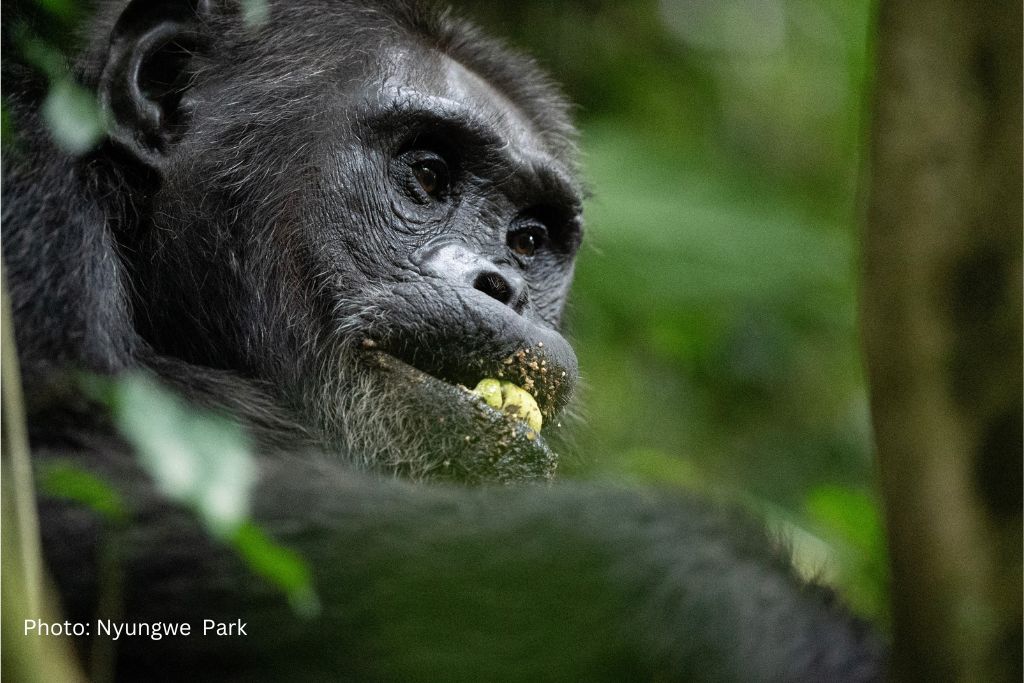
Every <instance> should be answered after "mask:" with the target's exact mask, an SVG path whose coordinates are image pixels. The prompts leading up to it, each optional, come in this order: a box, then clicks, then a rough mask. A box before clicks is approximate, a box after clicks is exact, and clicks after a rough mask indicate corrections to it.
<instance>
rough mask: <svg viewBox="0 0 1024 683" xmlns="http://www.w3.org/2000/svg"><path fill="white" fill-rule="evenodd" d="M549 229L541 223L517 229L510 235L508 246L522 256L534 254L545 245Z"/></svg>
mask: <svg viewBox="0 0 1024 683" xmlns="http://www.w3.org/2000/svg"><path fill="white" fill-rule="evenodd" d="M546 239H547V231H546V230H545V229H544V228H543V226H540V225H531V226H529V227H526V228H523V229H520V230H516V231H515V232H511V233H509V235H508V246H509V248H510V249H512V251H514V252H515V253H517V254H519V255H520V256H533V255H534V254H535V253H537V250H538V249H540V248H541V247H542V246H543V245H544V241H545V240H546Z"/></svg>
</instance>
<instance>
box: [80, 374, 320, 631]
mask: <svg viewBox="0 0 1024 683" xmlns="http://www.w3.org/2000/svg"><path fill="white" fill-rule="evenodd" d="M84 385H85V387H86V388H87V390H88V392H89V393H90V394H91V395H93V396H95V397H97V398H99V399H100V400H101V401H103V402H104V403H105V404H107V405H108V406H109V407H110V408H111V411H112V413H113V417H114V423H115V425H116V426H117V428H118V430H119V431H120V432H121V434H122V435H123V436H124V437H125V439H127V440H128V442H129V443H130V444H131V445H132V446H133V447H134V448H135V451H136V452H137V454H138V457H139V462H140V464H141V465H142V466H143V468H144V469H145V470H146V471H147V472H148V473H149V475H150V476H151V477H152V478H153V481H154V483H155V484H156V487H157V488H158V489H159V490H160V491H161V492H162V493H163V494H164V495H165V496H167V497H168V498H169V499H170V500H172V501H175V502H177V503H180V504H182V505H184V506H186V507H187V508H189V509H190V510H192V511H193V512H194V513H195V514H196V515H197V517H198V518H199V520H200V521H201V522H202V524H203V527H204V528H205V529H206V531H207V532H208V533H209V534H210V535H211V536H212V537H213V538H215V539H218V540H220V541H222V542H224V543H227V544H229V545H230V546H231V547H232V548H234V550H235V552H237V553H238V555H239V556H240V557H241V558H242V559H243V560H244V561H245V562H246V563H247V565H248V566H249V568H250V569H251V570H252V571H254V572H255V573H257V574H259V575H260V576H263V577H264V578H266V579H267V580H268V581H270V582H271V583H273V584H274V585H276V586H277V587H278V588H280V589H281V590H283V591H284V592H285V594H287V596H288V599H289V601H290V602H291V604H292V606H293V608H294V609H295V611H296V612H297V613H299V614H302V615H305V616H313V615H315V614H316V613H317V612H318V611H319V601H318V599H317V596H316V593H315V592H314V589H313V581H312V573H311V571H310V569H309V566H308V565H307V564H306V562H305V561H304V560H303V559H302V558H301V557H299V556H298V555H297V554H295V553H294V552H292V551H290V550H288V549H287V548H284V547H282V546H279V545H277V544H276V543H274V542H273V541H272V540H271V539H270V538H269V537H268V536H267V535H266V534H265V533H264V532H263V530H262V529H260V528H259V527H258V526H256V525H255V524H254V523H253V522H252V521H251V520H250V518H249V506H250V502H251V499H252V492H253V487H254V485H255V483H256V464H255V462H254V460H253V457H252V454H251V452H250V447H249V443H248V440H247V439H246V437H245V435H244V434H243V432H242V430H241V428H240V427H239V426H238V425H237V424H236V423H235V422H233V421H231V420H228V419H227V418H224V417H222V416H219V415H216V414H213V413H207V412H203V411H200V410H198V409H197V408H196V407H195V406H192V405H189V404H187V403H186V402H185V401H184V400H183V399H181V398H179V397H178V396H176V395H175V394H173V393H171V392H170V391H168V390H167V389H165V388H163V387H161V386H160V385H158V384H157V383H156V382H155V381H154V380H153V379H150V378H149V377H147V376H145V375H142V374H133V375H126V376H123V377H121V378H119V379H117V380H116V381H110V380H105V379H102V378H96V377H91V378H87V379H85V380H84ZM80 476H81V475H80ZM93 488H95V487H93ZM74 490H76V489H74V487H72V492H73V491H74ZM77 490H84V487H81V486H79V487H78V489H77ZM86 493H89V491H86ZM64 495H65V496H67V495H68V493H67V492H65V494H64ZM79 498H81V496H79ZM90 499H91V500H94V501H96V500H98V501H100V502H102V500H103V498H102V497H100V496H98V494H97V495H92V496H91V498H90ZM83 502H89V501H88V500H84V501H83ZM91 507H93V508H94V509H96V510H97V511H99V512H103V511H104V508H105V506H103V505H97V504H95V503H94V504H92V505H91Z"/></svg>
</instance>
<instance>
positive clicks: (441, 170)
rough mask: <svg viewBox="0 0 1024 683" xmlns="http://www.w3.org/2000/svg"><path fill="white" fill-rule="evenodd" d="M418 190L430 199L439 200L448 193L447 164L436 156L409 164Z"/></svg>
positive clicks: (432, 155)
mask: <svg viewBox="0 0 1024 683" xmlns="http://www.w3.org/2000/svg"><path fill="white" fill-rule="evenodd" d="M410 167H411V168H412V174H413V176H415V178H416V182H417V183H419V186H420V189H422V190H423V192H425V193H426V195H427V196H428V197H430V198H431V199H441V198H442V197H444V196H445V195H446V194H447V193H448V189H449V184H450V180H449V176H448V164H446V163H445V161H444V159H442V158H441V157H439V156H437V155H436V154H429V155H427V156H423V157H420V158H418V159H416V160H415V161H413V162H412V163H411V164H410Z"/></svg>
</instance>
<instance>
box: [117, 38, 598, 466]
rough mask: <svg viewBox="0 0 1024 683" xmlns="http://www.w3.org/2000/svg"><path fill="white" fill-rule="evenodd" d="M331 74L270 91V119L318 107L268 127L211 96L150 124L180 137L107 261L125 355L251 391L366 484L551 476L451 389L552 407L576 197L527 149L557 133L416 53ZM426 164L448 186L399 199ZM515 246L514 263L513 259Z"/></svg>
mask: <svg viewBox="0 0 1024 683" xmlns="http://www.w3.org/2000/svg"><path fill="white" fill-rule="evenodd" d="M270 30H272V29H270ZM275 43H276V41H275ZM336 57H337V60H338V61H337V66H336V69H335V70H332V71H329V72H327V73H323V74H316V75H309V74H307V73H304V72H302V71H298V70H297V71H296V73H292V74H288V75H287V76H286V77H285V78H283V79H282V82H280V83H274V84H272V87H273V88H275V89H281V90H283V91H285V92H283V93H282V94H281V97H282V98H288V97H289V93H291V92H294V91H306V90H307V89H312V90H313V91H314V92H317V93H319V94H318V96H315V97H306V98H304V99H301V100H294V99H290V100H289V101H288V102H287V104H286V105H280V104H278V105H277V106H278V107H282V106H283V107H284V108H285V109H286V111H285V112H282V113H281V115H280V118H275V117H274V116H273V114H272V113H271V112H267V104H266V102H267V100H268V99H269V97H270V96H268V95H267V94H265V93H259V95H260V96H261V97H257V96H254V95H253V94H252V93H247V94H245V96H244V97H239V96H238V95H239V93H237V92H236V91H234V90H230V89H229V90H228V91H227V92H225V91H224V89H223V87H222V84H221V82H220V81H219V80H217V79H214V80H213V81H212V82H211V83H209V84H208V85H205V84H203V83H202V81H199V82H198V83H196V84H194V85H193V86H192V87H191V88H190V89H189V90H188V91H187V92H186V93H185V95H183V97H182V100H181V102H180V103H179V104H178V107H177V108H178V110H180V111H181V112H183V113H182V114H181V115H179V116H177V117H169V116H165V117H164V120H165V121H166V120H173V121H174V122H175V125H176V126H177V129H176V131H175V134H174V141H173V143H171V144H168V145H166V146H165V148H164V149H161V150H159V153H158V154H150V155H149V158H148V159H147V160H148V163H149V166H150V167H152V168H154V169H155V173H156V174H158V176H159V189H158V190H157V191H156V193H155V195H154V197H153V199H152V209H151V211H150V218H149V221H148V222H149V223H150V224H149V225H141V226H139V227H138V228H136V234H131V235H128V236H126V239H127V240H130V242H131V248H130V249H126V250H125V252H124V254H125V256H126V257H127V258H128V259H130V260H131V262H130V263H129V267H130V269H131V272H132V275H133V280H134V281H135V282H136V283H137V286H136V288H135V292H136V298H135V302H134V305H135V309H136V310H139V311H145V312H146V316H145V317H143V318H142V319H141V321H140V322H141V323H142V334H143V337H144V338H145V339H146V340H147V341H148V342H150V343H151V344H152V345H153V346H154V347H155V348H156V349H157V350H158V351H159V352H161V353H164V354H168V355H173V356H176V357H179V358H182V359H184V360H187V361H189V362H192V363H196V364H200V365H205V366H212V367H217V368H223V369H227V370H232V371H237V372H240V373H242V374H243V375H245V376H247V377H251V378H253V379H257V380H262V381H265V382H266V383H267V386H269V387H271V388H272V390H273V391H274V392H275V393H277V395H278V398H279V399H280V400H281V401H282V403H283V404H284V405H286V406H287V407H288V408H289V409H290V410H291V411H293V413H294V414H295V419H296V420H297V421H298V422H300V423H301V424H303V425H305V426H306V427H307V428H308V429H309V430H310V431H311V432H312V433H313V435H314V438H315V439H316V440H317V441H319V442H320V443H321V444H322V445H324V446H327V447H330V448H334V449H335V450H342V451H344V452H347V453H352V454H358V457H359V458H360V459H361V460H362V461H364V462H365V463H366V464H368V465H370V466H371V467H375V468H380V469H395V470H398V471H401V472H404V473H406V474H412V475H424V474H434V475H438V476H453V477H457V478H461V479H467V478H468V479H479V478H497V479H510V478H522V477H523V476H524V475H525V476H528V477H548V476H550V475H551V474H552V473H553V471H554V467H555V464H556V458H555V456H554V454H553V453H552V452H551V451H550V449H549V448H548V446H547V444H546V442H545V440H544V438H543V437H541V438H536V436H535V435H534V434H532V433H530V431H529V430H526V429H523V427H522V425H521V424H520V423H518V422H517V421H515V420H509V419H506V418H505V417H503V416H500V415H494V414H492V411H491V410H490V409H488V408H487V407H485V406H484V405H483V404H482V402H481V401H479V400H478V399H477V398H476V397H473V396H471V395H469V394H467V393H466V392H465V391H463V390H462V389H461V388H459V387H458V385H461V386H462V387H467V386H468V387H473V386H475V384H476V383H477V382H478V381H479V380H480V379H482V378H484V377H489V376H495V377H502V378H508V379H510V380H512V381H514V382H516V383H518V384H519V385H520V386H524V387H525V388H527V389H528V390H529V391H530V392H531V393H532V394H533V395H534V396H535V397H536V399H537V401H538V403H539V405H540V406H541V409H542V411H543V413H544V415H545V417H546V418H547V423H548V424H549V425H555V427H554V428H555V429H557V423H558V421H557V420H556V419H554V418H555V417H556V416H557V414H558V413H559V411H560V410H561V409H562V408H563V407H564V406H565V404H566V402H567V401H568V399H569V396H570V395H571V392H572V387H573V384H574V382H575V379H576V359H575V355H574V354H573V351H572V349H571V348H570V347H569V345H568V344H567V343H566V341H565V340H564V339H563V338H562V336H561V335H560V334H559V333H558V325H559V321H560V318H561V313H562V309H563V307H564V305H565V298H566V295H567V292H568V289H569V284H570V280H571V276H572V265H573V259H574V257H575V254H576V250H577V248H578V245H579V242H580V237H581V217H580V211H581V203H580V196H579V189H578V185H579V183H578V181H577V180H576V178H575V174H574V168H573V160H572V159H571V157H569V156H568V150H569V148H568V147H567V146H566V145H565V144H564V143H562V144H557V145H556V144H553V142H552V141H551V140H549V139H545V136H544V134H543V132H544V131H545V130H547V128H545V126H547V127H548V128H553V127H554V128H556V127H558V126H561V125H563V124H562V123H561V122H559V121H556V122H546V121H544V120H543V119H542V118H541V119H539V120H537V121H533V120H531V119H530V118H529V115H528V113H527V112H525V111H523V110H522V109H521V108H520V107H518V106H516V105H515V104H514V103H512V102H511V101H510V100H509V99H508V97H507V96H506V95H504V94H503V93H502V92H500V91H499V90H498V89H496V88H495V87H494V86H492V85H491V84H489V83H487V82H486V81H484V80H483V79H482V78H481V77H480V76H479V75H477V74H476V73H474V72H473V71H472V70H470V69H469V68H467V67H466V66H464V65H462V64H461V63H459V62H458V61H456V60H454V59H452V58H451V57H448V56H445V55H442V54H439V53H437V52H435V51H432V50H429V49H427V48H425V47H420V46H416V47H406V48H401V49H398V48H393V49H389V50H387V51H385V52H384V54H383V55H382V56H381V59H380V61H379V62H376V61H375V62H374V63H372V64H370V65H368V66H367V65H362V64H359V65H355V66H354V65H353V64H352V63H351V62H352V60H353V57H352V56H351V55H350V54H349V53H347V52H346V53H341V54H337V51H336ZM261 66H264V65H263V63H255V64H245V65H243V66H242V67H240V68H244V69H255V68H257V67H261ZM353 71H354V72H355V76H353V75H352V72H353ZM337 72H342V73H346V74H348V79H347V80H345V81H341V80H340V79H338V78H337ZM123 76H124V77H130V75H123ZM235 78H241V79H242V80H244V81H249V80H251V81H253V82H258V81H259V79H260V78H261V74H260V73H258V72H256V71H253V72H252V73H243V74H241V75H235ZM274 94H276V93H272V95H274ZM271 106H273V105H271ZM555 111H556V112H557V111H558V108H557V107H556V108H555ZM265 128H269V129H270V132H271V134H270V135H258V134H256V133H255V131H262V130H263V129H265ZM310 129H313V130H316V131H317V134H316V135H310V134H309V131H310ZM558 142H561V141H558ZM232 147H233V148H234V150H235V153H234V154H232V155H228V156H226V155H225V154H224V153H223V150H224V149H225V148H232ZM240 159H248V160H249V161H247V162H246V163H244V164H240V163H239V160H240ZM424 160H426V163H434V164H438V165H439V166H440V169H441V170H443V169H444V168H445V167H446V168H447V177H448V181H447V183H446V184H445V187H443V188H441V189H440V190H439V191H438V192H437V196H431V195H429V194H428V193H426V192H425V191H424V189H423V187H422V186H421V184H420V182H419V181H418V180H417V177H416V174H415V169H416V168H417V164H420V163H423V162H424ZM198 178H208V179H213V180H212V182H196V181H197V179H198ZM442 181H443V178H442V179H441V180H439V182H442ZM270 182H272V184H268V183H270ZM199 235H201V236H203V237H202V238H200V239H197V237H196V236H199ZM524 235H529V237H530V239H533V240H534V249H535V251H534V252H533V253H532V254H520V253H517V252H516V251H515V250H514V249H513V248H512V246H511V244H512V243H513V241H514V240H516V239H522V238H523V236H524ZM254 238H255V239H254ZM183 264H187V266H188V269H189V270H190V271H191V272H193V273H195V277H194V278H193V279H192V280H191V281H188V280H186V281H185V282H182V281H181V278H180V272H181V270H182V265H183ZM210 283H216V295H217V296H218V297H221V299H222V301H221V303H220V304H219V305H215V306H212V305H209V300H210V298H211V296H212V294H211V291H210V290H211V285H210ZM268 285H269V287H268ZM268 290H269V291H268ZM225 314H227V315H225ZM453 385H454V386H453ZM490 460H495V461H496V462H500V463H502V465H501V467H498V468H497V469H494V468H491V467H488V466H485V465H484V463H486V462H488V461H490ZM507 467H511V470H509V471H504V470H505V468H507Z"/></svg>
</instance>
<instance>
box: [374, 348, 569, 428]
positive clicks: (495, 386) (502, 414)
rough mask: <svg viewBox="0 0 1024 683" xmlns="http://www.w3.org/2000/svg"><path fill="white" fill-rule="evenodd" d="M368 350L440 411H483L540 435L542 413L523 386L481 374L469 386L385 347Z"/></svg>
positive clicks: (379, 363) (384, 368) (380, 365)
mask: <svg viewBox="0 0 1024 683" xmlns="http://www.w3.org/2000/svg"><path fill="white" fill-rule="evenodd" d="M367 351H368V353H367V357H368V358H371V359H372V362H373V364H374V365H375V366H376V367H377V368H378V369H380V370H382V371H384V372H387V373H389V374H393V375H395V376H398V377H401V378H402V380H403V381H404V382H408V384H409V386H410V388H411V390H412V391H415V392H416V393H421V394H422V395H423V396H424V398H425V399H427V400H430V401H431V403H432V404H433V405H434V406H435V407H438V406H443V409H439V412H440V413H451V412H452V411H453V410H458V409H461V410H464V411H465V410H468V411H469V412H470V413H471V414H473V415H475V416H479V415H481V414H482V415H485V416H487V417H488V418H489V419H490V420H491V421H493V420H494V419H500V420H502V421H504V422H505V423H507V425H508V426H509V427H510V428H511V429H512V430H514V431H515V432H516V433H517V434H519V435H521V436H525V438H526V439H528V440H529V441H535V440H539V439H540V438H541V437H540V432H541V429H542V426H543V423H544V413H543V412H542V410H541V407H540V405H539V402H538V401H537V399H536V398H534V396H533V395H532V394H531V393H530V392H529V391H527V390H526V389H524V388H523V387H521V386H519V385H517V384H514V383H512V382H510V381H508V380H499V379H497V378H493V377H481V378H480V381H478V382H476V383H473V386H472V387H470V386H467V385H466V384H463V383H461V382H457V381H449V380H447V379H445V378H442V377H438V376H436V375H434V374H431V373H430V372H427V371H425V370H422V369H420V368H418V367H416V366H414V365H411V364H409V363H407V362H405V361H404V360H402V359H400V358H398V357H396V356H394V355H392V354H390V353H387V352H385V351H380V350H375V349H372V350H371V349H367ZM416 387H422V389H423V391H422V392H421V391H416V389H415V388H416ZM551 414H552V413H549V415H551Z"/></svg>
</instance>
